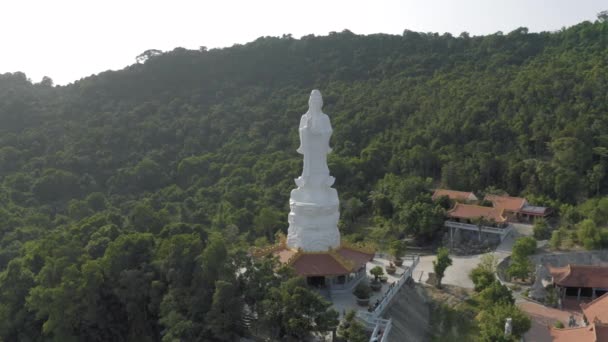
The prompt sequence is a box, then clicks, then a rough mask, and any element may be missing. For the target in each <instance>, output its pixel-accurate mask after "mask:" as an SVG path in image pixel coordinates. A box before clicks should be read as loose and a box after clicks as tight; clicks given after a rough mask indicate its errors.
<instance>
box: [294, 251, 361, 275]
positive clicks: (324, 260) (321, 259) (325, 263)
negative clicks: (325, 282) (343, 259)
mask: <svg viewBox="0 0 608 342" xmlns="http://www.w3.org/2000/svg"><path fill="white" fill-rule="evenodd" d="M291 266H292V267H293V268H294V269H295V270H296V273H297V274H298V275H301V276H304V277H310V276H328V275H341V274H348V273H350V270H348V269H346V268H345V267H344V266H342V264H340V263H339V262H338V261H337V260H336V259H335V258H334V257H333V256H331V255H330V254H329V253H327V254H325V253H323V254H317V253H315V254H306V253H304V254H302V255H300V257H299V258H298V259H297V260H296V261H294V262H293V264H291Z"/></svg>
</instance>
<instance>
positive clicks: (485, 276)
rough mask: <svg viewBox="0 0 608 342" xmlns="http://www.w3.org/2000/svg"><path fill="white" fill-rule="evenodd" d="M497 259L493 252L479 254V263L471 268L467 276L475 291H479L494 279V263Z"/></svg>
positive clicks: (495, 263)
mask: <svg viewBox="0 0 608 342" xmlns="http://www.w3.org/2000/svg"><path fill="white" fill-rule="evenodd" d="M497 264H498V261H497V260H496V257H495V256H494V255H493V254H484V255H482V256H481V259H480V261H479V264H477V266H476V267H475V268H474V269H472V270H471V272H470V273H469V278H470V279H471V281H473V284H475V292H481V291H483V290H484V289H485V288H486V287H488V286H490V285H491V284H493V283H494V282H495V281H496V276H495V275H494V274H495V273H496V265H497Z"/></svg>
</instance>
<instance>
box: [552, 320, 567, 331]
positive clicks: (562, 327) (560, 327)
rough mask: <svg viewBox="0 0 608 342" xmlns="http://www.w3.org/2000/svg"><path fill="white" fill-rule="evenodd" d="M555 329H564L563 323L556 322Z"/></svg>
mask: <svg viewBox="0 0 608 342" xmlns="http://www.w3.org/2000/svg"><path fill="white" fill-rule="evenodd" d="M553 326H554V327H556V328H558V329H564V328H565V326H564V323H562V322H561V321H555V324H553Z"/></svg>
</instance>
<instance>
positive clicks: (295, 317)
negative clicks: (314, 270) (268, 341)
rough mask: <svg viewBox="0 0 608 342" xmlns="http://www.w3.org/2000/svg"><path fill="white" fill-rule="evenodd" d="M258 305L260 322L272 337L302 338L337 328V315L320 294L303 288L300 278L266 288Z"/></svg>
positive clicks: (304, 286) (303, 283)
mask: <svg viewBox="0 0 608 342" xmlns="http://www.w3.org/2000/svg"><path fill="white" fill-rule="evenodd" d="M268 292H269V293H268V295H267V296H266V299H264V300H263V301H262V302H261V303H260V305H261V307H262V308H263V309H262V311H261V312H263V313H264V317H263V318H262V320H263V321H264V323H265V325H266V326H268V327H271V331H272V332H273V336H274V337H275V338H279V339H282V338H284V337H286V336H290V337H295V338H298V339H303V338H304V337H306V336H308V335H309V334H310V333H314V332H325V333H326V332H328V331H332V330H333V329H335V328H336V327H337V326H338V315H339V314H338V312H337V311H335V310H334V309H332V308H331V303H329V302H327V301H325V300H324V299H323V298H322V297H321V295H320V294H319V293H317V292H316V291H314V290H311V289H309V288H308V287H306V285H305V282H304V280H303V279H302V278H292V279H290V280H287V281H285V282H283V283H281V285H280V286H279V287H278V288H271V289H268Z"/></svg>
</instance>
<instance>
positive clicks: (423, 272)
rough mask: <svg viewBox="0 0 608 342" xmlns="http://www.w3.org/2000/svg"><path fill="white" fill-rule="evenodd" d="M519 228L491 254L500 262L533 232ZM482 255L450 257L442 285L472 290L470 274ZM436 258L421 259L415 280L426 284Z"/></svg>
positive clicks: (414, 275)
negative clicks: (517, 240)
mask: <svg viewBox="0 0 608 342" xmlns="http://www.w3.org/2000/svg"><path fill="white" fill-rule="evenodd" d="M518 226H519V227H515V229H513V231H512V232H511V234H509V235H508V236H507V237H506V238H505V239H504V240H503V241H502V242H501V244H500V245H498V247H496V250H495V251H494V252H490V253H492V254H494V255H495V256H496V258H497V259H498V261H500V260H502V259H504V258H505V257H507V256H509V255H511V249H512V248H513V243H514V242H515V240H516V239H517V237H519V236H522V235H527V234H526V233H528V232H531V230H530V229H529V228H528V227H526V226H527V225H521V224H520V225H518ZM482 255H484V254H477V255H470V256H454V255H452V256H450V257H451V258H452V266H450V267H448V268H447V269H446V271H445V275H444V278H443V280H442V283H443V284H449V285H455V286H460V287H464V288H467V289H472V288H473V282H472V281H471V279H469V273H470V272H471V270H472V269H473V268H475V267H476V266H477V264H479V261H480V259H481V256H482ZM436 258H437V256H436V255H425V256H422V257H420V263H419V264H418V266H416V270H415V271H414V274H413V278H414V280H416V281H418V282H421V283H425V282H426V281H427V280H428V278H429V273H434V271H433V260H435V259H436Z"/></svg>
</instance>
